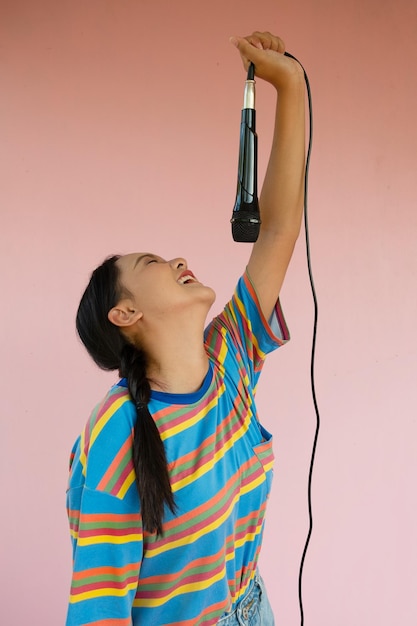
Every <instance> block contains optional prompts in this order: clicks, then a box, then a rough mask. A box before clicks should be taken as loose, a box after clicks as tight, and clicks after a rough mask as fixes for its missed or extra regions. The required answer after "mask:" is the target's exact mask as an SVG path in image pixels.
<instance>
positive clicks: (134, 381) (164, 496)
mask: <svg viewBox="0 0 417 626" xmlns="http://www.w3.org/2000/svg"><path fill="white" fill-rule="evenodd" d="M120 375H121V376H125V377H126V378H127V383H128V389H129V393H130V395H131V397H132V400H133V402H134V404H135V406H136V413H137V418H136V423H135V427H134V436H133V466H134V468H135V475H136V484H137V487H138V491H139V496H140V500H141V506H142V520H143V527H144V529H145V530H147V531H149V532H155V531H156V532H157V533H158V534H162V522H163V518H164V505H165V504H166V505H167V506H168V507H169V508H170V510H171V511H172V512H173V513H174V512H175V501H174V496H173V493H172V489H171V483H170V479H169V473H168V467H167V459H166V454H165V447H164V444H163V442H162V440H161V437H160V434H159V431H158V428H157V426H156V424H155V422H154V419H153V417H152V415H151V414H150V412H149V409H148V402H149V399H150V394H151V389H150V385H149V381H148V379H147V378H146V357H145V354H144V352H143V351H142V350H138V349H137V348H135V346H133V345H131V344H126V345H125V346H124V348H123V350H122V354H121V366H120Z"/></svg>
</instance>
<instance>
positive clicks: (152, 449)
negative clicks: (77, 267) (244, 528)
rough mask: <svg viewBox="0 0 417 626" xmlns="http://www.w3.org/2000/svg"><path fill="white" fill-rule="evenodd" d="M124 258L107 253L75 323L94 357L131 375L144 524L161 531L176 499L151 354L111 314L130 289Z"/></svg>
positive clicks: (103, 366)
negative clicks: (153, 404) (149, 366)
mask: <svg viewBox="0 0 417 626" xmlns="http://www.w3.org/2000/svg"><path fill="white" fill-rule="evenodd" d="M119 258H120V257H119V256H111V257H109V258H107V259H106V260H105V261H104V263H102V265H100V266H99V267H97V268H96V269H95V270H94V272H93V273H92V275H91V278H90V282H89V283H88V285H87V288H86V290H85V292H84V294H83V296H82V298H81V301H80V304H79V307H78V311H77V317H76V327H77V331H78V334H79V336H80V339H81V341H82V342H83V344H84V346H85V347H86V349H87V351H88V353H89V354H90V356H91V357H92V359H93V360H94V361H95V363H96V364H97V365H98V366H99V367H100V368H101V369H104V370H118V371H119V375H120V376H121V377H125V378H126V379H127V383H128V389H129V394H130V396H131V399H132V402H133V403H134V405H135V407H136V413H137V416H136V423H135V427H134V435H133V450H132V457H133V466H134V469H135V475H136V485H137V488H138V492H139V497H140V501H141V513H142V522H143V527H144V529H145V530H147V531H149V532H152V533H153V532H157V533H158V534H162V523H163V519H164V507H165V504H166V505H167V506H168V507H169V508H170V509H171V511H172V512H173V513H175V501H174V496H173V493H172V489H171V483H170V479H169V473H168V467H167V459H166V454H165V448H164V444H163V442H162V440H161V437H160V434H159V431H158V428H157V426H156V424H155V422H154V420H153V418H152V415H151V414H150V412H149V409H148V403H149V399H150V395H151V388H150V385H149V381H148V379H147V378H146V355H145V353H144V352H143V350H141V349H140V348H138V347H136V346H134V345H133V344H131V343H129V342H128V340H127V339H126V338H125V337H124V335H123V334H122V332H121V331H120V329H119V328H118V327H117V326H115V325H114V324H112V322H110V320H109V319H108V313H109V311H110V310H111V309H112V308H113V307H114V306H116V304H117V303H118V302H119V300H120V299H121V298H122V297H123V296H124V295H126V291H125V290H124V288H123V286H122V284H121V281H120V271H119V268H118V266H117V264H116V261H117V260H118V259H119Z"/></svg>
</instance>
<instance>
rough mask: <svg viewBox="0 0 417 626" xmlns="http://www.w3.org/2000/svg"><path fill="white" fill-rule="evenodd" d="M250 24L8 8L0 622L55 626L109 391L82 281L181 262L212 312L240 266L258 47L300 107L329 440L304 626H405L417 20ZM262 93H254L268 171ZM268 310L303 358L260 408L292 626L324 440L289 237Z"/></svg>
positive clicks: (412, 496) (301, 281) (408, 16)
mask: <svg viewBox="0 0 417 626" xmlns="http://www.w3.org/2000/svg"><path fill="white" fill-rule="evenodd" d="M253 6H254V5H253V2H249V1H248V0H240V1H239V2H238V1H237V0H230V1H228V2H225V1H224V0H210V2H206V3H201V2H192V1H191V0H182V1H178V2H172V1H168V0H153V2H147V1H145V0H142V2H140V1H139V0H137V1H134V0H124V1H123V2H120V1H116V0H89V1H88V2H85V1H84V0H71V1H69V0H61V1H60V2H55V1H53V0H38V1H37V2H30V0H27V1H26V2H24V1H23V0H13V1H9V2H8V1H7V0H3V2H2V4H1V6H0V28H1V29H2V31H3V32H2V33H1V42H2V43H1V51H0V53H1V65H2V67H1V77H2V78H1V80H2V88H1V92H2V95H1V98H0V107H1V114H0V119H1V122H0V123H1V124H2V128H1V129H0V136H1V138H2V144H3V147H2V150H1V159H2V165H1V170H0V171H1V179H2V182H1V186H0V188H1V191H0V193H1V209H0V210H1V214H2V220H1V233H0V237H1V248H0V250H1V256H2V267H3V272H2V273H3V279H2V300H3V305H2V324H1V328H2V334H1V348H2V352H1V353H2V363H3V365H2V369H3V372H2V376H1V384H2V387H3V389H2V398H3V401H2V415H1V418H2V425H1V429H2V430H1V445H2V451H1V462H2V467H3V470H2V473H1V476H2V502H3V514H2V516H1V524H2V528H1V537H2V556H1V563H2V567H1V576H2V581H1V589H2V602H1V622H2V624H6V625H7V626H22V625H23V624H30V625H31V626H57V625H58V624H62V623H63V622H64V615H65V610H66V601H67V594H68V587H69V576H70V560H71V553H70V543H69V534H68V529H67V521H66V516H65V485H66V478H67V459H68V454H69V450H70V448H71V446H72V443H73V440H74V439H75V437H76V436H77V435H78V433H79V431H80V430H81V428H82V426H83V424H84V422H85V421H86V419H87V417H88V414H89V411H90V409H91V408H92V406H93V405H94V403H95V402H96V401H97V400H98V399H99V398H100V397H101V396H102V394H103V393H104V391H105V390H106V388H107V386H108V385H109V384H110V382H111V381H112V380H113V377H112V376H108V375H106V374H103V373H102V372H100V371H98V370H96V369H95V368H94V367H93V366H92V365H91V364H90V363H89V360H88V358H87V356H86V355H85V354H84V352H83V349H82V348H81V346H80V345H79V343H78V342H77V340H76V338H75V332H74V322H73V320H74V314H75V309H76V306H77V303H78V299H79V296H80V293H81V290H82V289H83V287H84V285H85V282H86V280H87V276H88V274H89V272H90V271H91V270H92V268H93V267H94V266H95V264H97V263H98V262H100V261H101V259H102V258H103V257H104V256H106V255H107V254H109V253H111V252H127V251H134V250H138V249H139V250H141V249H144V248H146V249H150V250H154V251H155V252H157V253H158V252H159V253H161V254H162V255H166V256H167V257H170V256H174V255H178V254H179V255H183V256H185V257H186V258H188V260H189V262H190V265H191V267H192V269H193V270H195V272H196V273H197V275H199V276H202V277H204V279H205V281H207V282H208V283H210V284H212V285H213V286H215V287H216V288H217V292H218V299H217V303H216V305H215V309H214V310H215V311H217V310H218V309H219V308H220V307H221V306H222V304H223V302H224V300H225V298H226V297H228V295H229V294H230V292H231V289H232V288H233V286H234V283H235V280H236V278H237V277H238V275H239V274H240V272H241V271H242V269H243V267H244V264H245V261H246V259H247V256H248V254H249V249H248V247H247V246H245V245H243V244H240V245H238V244H234V243H233V242H232V240H231V235H230V228H229V223H228V220H229V218H230V213H231V209H232V205H233V201H234V193H235V181H236V168H237V148H238V130H239V115H240V106H241V102H242V94H243V83H244V78H245V76H244V73H243V70H242V69H241V66H240V62H239V60H238V58H237V54H236V51H235V50H234V49H233V48H232V47H231V46H230V44H229V42H228V38H229V36H230V35H232V34H245V33H247V32H248V31H251V30H252V29H253V28H260V29H270V30H272V31H275V32H278V33H280V34H282V36H283V37H284V39H285V40H286V41H287V44H288V49H289V50H290V51H291V52H292V53H293V54H295V55H297V56H298V57H299V58H300V59H301V60H302V61H303V62H304V64H305V66H306V68H307V70H308V73H309V76H310V79H311V84H312V89H313V97H314V121H315V144H314V152H313V160H312V167H311V187H310V235H311V248H312V255H313V269H314V274H315V282H316V288H317V293H318V298H319V306H320V320H319V332H318V344H317V365H316V384H317V393H318V399H319V405H320V410H321V418H322V429H321V435H320V439H319V446H318V450H317V461H316V467H315V473H314V485H313V505H314V519H315V528H314V532H313V536H312V541H311V544H310V549H309V551H308V553H307V559H306V564H305V571H304V578H303V581H304V584H303V589H304V610H305V624H306V626H310V625H311V626H313V625H314V626H317V625H320V626H333V625H334V624H337V626H369V625H370V624H378V625H379V626H393V625H394V624H400V623H407V624H412V623H417V612H416V611H417V609H416V604H415V590H416V588H417V574H416V565H415V564H416V562H417V549H416V540H415V536H416V534H415V529H416V526H417V506H416V488H415V478H416V476H417V455H416V441H417V420H416V415H417V411H416V406H417V398H416V360H417V357H416V355H417V333H416V313H417V303H416V294H417V289H416V271H417V260H416V257H417V255H416V232H417V230H416V227H417V217H416V215H417V211H416V191H417V189H416V187H417V183H416V180H417V177H416V173H415V169H416V148H415V146H416V141H417V127H416V123H415V111H416V109H417V85H416V80H415V60H416V55H417V40H416V32H417V9H416V3H415V0H395V1H394V0H391V1H389V0H388V1H386V2H381V1H380V0H367V1H366V2H364V1H363V0H350V1H349V2H339V1H333V2H330V1H327V2H326V1H325V0H317V1H316V2H314V3H312V2H309V1H308V0H300V1H299V2H286V3H279V2H276V1H273V0H259V1H258V2H257V3H256V6H257V9H256V11H255V10H254V8H253ZM251 16H253V17H251ZM272 95H273V94H272V92H271V90H270V89H269V88H268V87H267V86H264V85H260V84H259V85H258V107H257V108H258V134H259V148H260V153H261V155H260V174H262V172H263V170H264V167H265V161H266V156H267V153H268V150H269V145H270V137H271V124H272V112H273V111H272V109H273V97H272ZM282 299H283V303H284V307H285V310H286V317H287V320H288V322H289V325H290V327H291V330H292V336H293V339H292V342H291V343H290V345H288V346H287V347H286V348H285V349H284V350H283V351H282V352H281V353H280V354H276V355H274V356H273V357H271V359H270V361H269V363H268V364H267V367H266V370H265V373H264V378H263V382H262V383H261V385H260V389H259V403H260V407H261V409H262V413H263V414H264V420H265V422H266V424H267V425H268V426H269V427H270V428H271V429H273V430H274V432H275V435H276V455H277V470H276V479H275V485H274V491H273V495H272V499H271V505H270V510H269V519H268V526H267V533H266V540H265V545H264V551H263V555H262V569H263V573H264V577H265V578H266V581H267V583H268V587H269V589H270V595H271V597H272V602H273V605H274V608H275V612H276V615H277V620H278V623H279V624H282V625H284V624H285V626H295V625H296V624H298V623H299V620H300V618H299V611H298V601H297V577H298V568H299V562H300V557H301V553H302V549H303V546H304V541H305V536H306V532H307V523H308V518H307V506H306V485H307V472H308V463H309V458H310V451H311V444H312V437H313V432H314V425H315V416H314V410H313V405H312V400H311V393H310V388H309V358H310V344H311V335H312V301H311V295H310V292H309V285H308V279H307V272H306V264H305V250H304V243H303V240H302V239H300V242H299V245H298V248H297V251H296V254H295V257H294V262H293V264H292V267H291V269H290V272H289V275H288V280H287V283H286V285H285V288H284V291H283V294H282ZM277 394H279V395H278V398H277ZM413 479H414V480H413Z"/></svg>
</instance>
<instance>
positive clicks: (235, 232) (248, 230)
mask: <svg viewBox="0 0 417 626" xmlns="http://www.w3.org/2000/svg"><path fill="white" fill-rule="evenodd" d="M259 226H260V220H259V221H252V222H247V221H240V220H239V219H235V220H233V222H232V236H233V239H234V241H238V242H242V243H255V241H256V240H257V239H258V235H259Z"/></svg>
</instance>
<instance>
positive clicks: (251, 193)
mask: <svg viewBox="0 0 417 626" xmlns="http://www.w3.org/2000/svg"><path fill="white" fill-rule="evenodd" d="M254 72H255V67H254V65H253V63H251V64H250V66H249V70H248V76H247V80H246V84H245V93H244V100H243V108H242V115H241V122H240V144H239V165H238V177H237V191H236V200H235V205H234V207H233V213H232V219H231V220H230V221H231V223H232V235H233V239H234V240H235V241H241V242H252V243H253V242H255V241H256V240H257V238H258V235H259V227H260V224H261V219H260V212H259V204H258V182H257V179H258V136H257V134H256V130H255V129H256V111H255V81H254Z"/></svg>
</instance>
